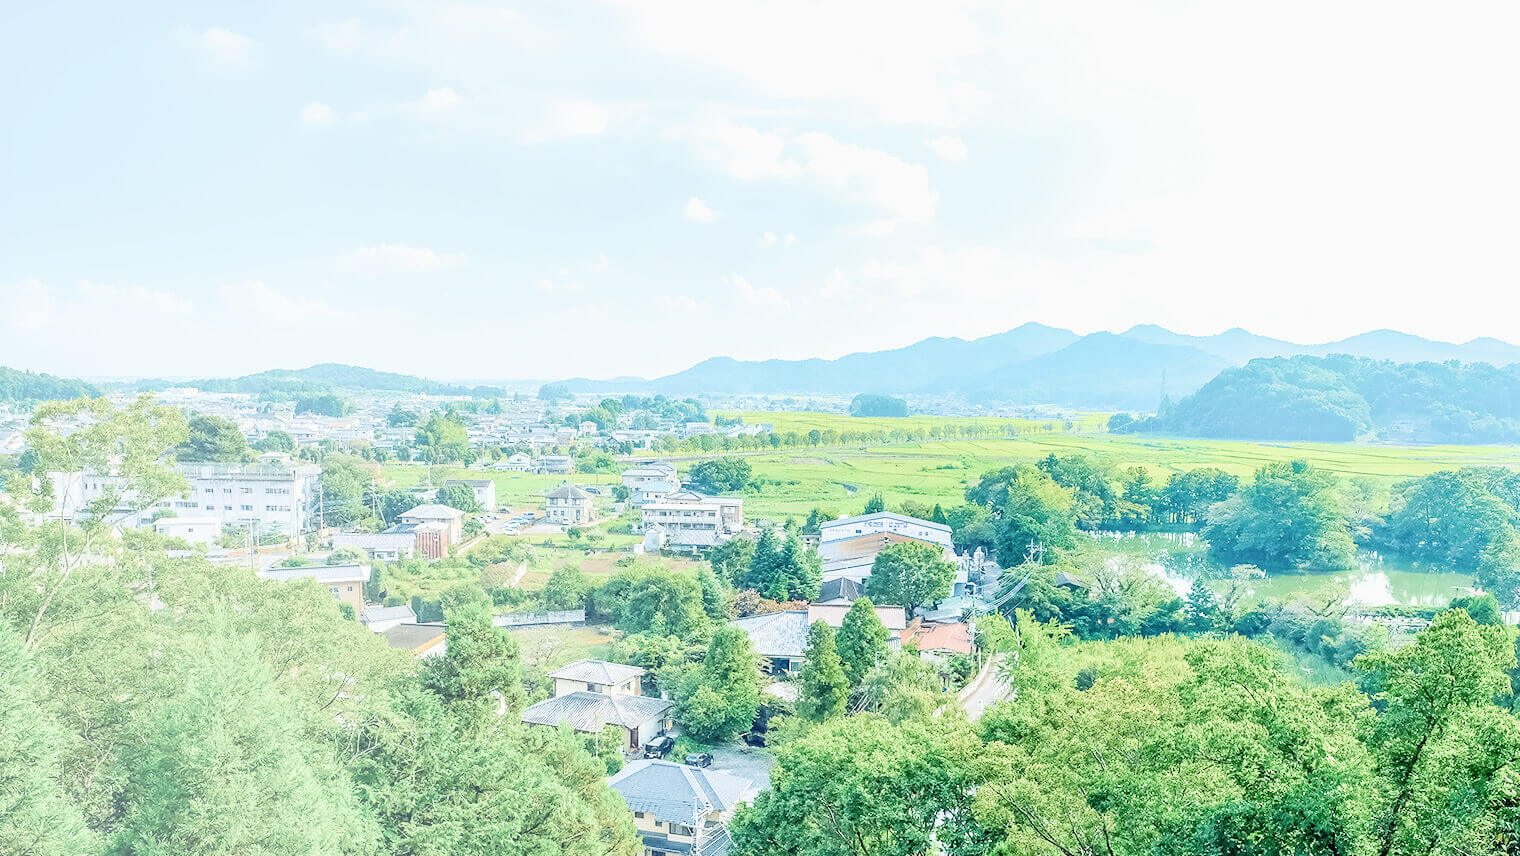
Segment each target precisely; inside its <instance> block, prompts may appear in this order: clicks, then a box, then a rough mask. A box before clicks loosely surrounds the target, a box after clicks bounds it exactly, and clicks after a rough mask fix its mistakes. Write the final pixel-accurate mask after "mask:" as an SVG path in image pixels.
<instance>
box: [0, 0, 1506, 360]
mask: <svg viewBox="0 0 1520 856" xmlns="http://www.w3.org/2000/svg"><path fill="white" fill-rule="evenodd" d="M1517 10H1520V6H1517V5H1516V4H1514V3H1512V2H1504V3H1493V4H1477V3H1460V2H1458V3H1442V4H1428V3H1422V4H1402V3H1388V2H1386V0H1383V2H1366V3H1359V2H1335V3H1324V2H1312V3H1308V2H1304V3H1299V2H1277V3H1237V2H1175V3H1173V2H1146V3H1134V2H1115V3H1088V2H1080V0H1057V2H1051V3H966V4H957V3H953V2H948V0H933V2H926V3H895V2H884V0H859V2H853V0H852V2H820V0H761V2H732V0H723V2H715V0H690V2H685V0H682V1H681V2H677V1H676V0H668V2H667V0H638V2H633V0H630V1H629V2H616V0H613V2H579V0H542V2H537V3H501V4H494V3H484V2H482V3H451V2H442V0H430V2H401V0H398V1H397V2H374V3H368V2H305V1H304V0H303V2H279V0H268V2H260V3H220V4H219V3H213V2H205V0H201V2H185V3H178V4H174V3H120V2H97V3H72V2H47V3H20V4H11V6H10V7H9V8H8V9H7V11H6V13H5V16H4V22H3V25H0V364H3V365H10V366H15V367H23V368H32V369H39V370H47V371H54V372H63V373H70V374H84V375H90V376H103V375H111V376H122V375H140V374H149V375H174V376H185V375H189V376H205V375H222V374H228V373H243V372H249V371H256V370H260V369H264V368H270V367H287V368H294V367H299V366H303V365H307V364H310V363H313V362H318V361H341V362H350V363H358V364H363V365H369V366H374V367H377V368H384V369H392V370H399V371H407V372H413V373H418V374H426V375H430V376H437V377H473V378H509V377H565V376H570V375H579V374H586V375H593V376H610V375H619V374H642V375H655V374H662V373H666V372H669V371H673V370H677V369H680V368H684V367H685V366H687V365H689V364H691V363H693V362H696V361H697V360H699V359H702V358H704V357H707V356H713V355H720V354H723V355H731V356H736V357H741V358H762V357H772V356H775V357H806V356H825V357H833V356H838V355H841V354H844V353H847V352H850V351H855V350H862V349H877V348H885V347H895V346H898V345H903V344H907V343H909V342H912V341H914V340H916V339H920V338H923V337H925V336H930V335H958V336H964V337H972V336H978V335H985V334H988V333H993V332H998V331H1001V330H1005V329H1008V328H1010V327H1013V326H1016V325H1018V324H1020V323H1023V322H1025V321H1040V322H1044V323H1049V324H1053V325H1059V326H1066V327H1071V328H1073V329H1076V330H1078V331H1079V332H1088V331H1092V330H1098V329H1113V330H1121V329H1124V328H1126V327H1128V326H1130V325H1132V324H1134V323H1138V322H1154V323H1159V324H1163V325H1165V326H1168V327H1171V328H1173V329H1176V330H1179V331H1181V332H1188V333H1212V332H1218V331H1219V330H1222V329H1224V328H1227V327H1231V326H1236V325H1239V326H1244V327H1247V328H1248V329H1251V330H1253V331H1255V332H1259V333H1263V334H1267V335H1273V336H1279V337H1283V338H1288V339H1294V340H1299V341H1323V340H1327V339H1334V338H1340V337H1342V336H1345V335H1349V334H1352V333H1357V332H1362V331H1365V330H1368V329H1373V328H1378V327H1395V328H1399V329H1403V330H1406V331H1409V332H1414V333H1419V334H1422V335H1426V336H1430V337H1432V338H1443V339H1451V340H1459V341H1460V340H1465V339H1468V338H1472V337H1474V336H1480V335H1491V336H1497V337H1499V338H1507V339H1510V340H1520V320H1517V319H1520V311H1517V310H1520V296H1517V295H1520V276H1517V273H1520V261H1517V253H1516V238H1517V235H1520V154H1517V153H1520V112H1517V111H1516V109H1515V92H1514V87H1515V82H1516V81H1517V80H1520V52H1517V51H1515V50H1514V45H1513V41H1514V39H1513V36H1514V33H1515V32H1516V25H1517V23H1520V20H1517V16H1520V11H1517Z"/></svg>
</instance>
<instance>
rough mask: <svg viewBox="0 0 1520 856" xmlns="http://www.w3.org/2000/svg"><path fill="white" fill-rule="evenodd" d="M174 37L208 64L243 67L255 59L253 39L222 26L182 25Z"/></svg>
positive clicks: (234, 67)
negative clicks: (204, 27) (195, 28)
mask: <svg viewBox="0 0 1520 856" xmlns="http://www.w3.org/2000/svg"><path fill="white" fill-rule="evenodd" d="M174 37H175V39H176V40H177V41H179V43H180V44H181V45H183V46H184V47H185V48H187V49H189V50H190V51H192V52H194V53H195V54H196V55H198V56H199V57H200V58H201V60H202V61H204V62H205V63H206V64H207V65H208V66H212V67H217V68H225V69H243V68H247V67H248V66H249V65H250V64H251V63H252V61H253V52H254V42H253V39H250V38H248V37H247V36H245V35H242V34H240V33H234V32H232V31H231V30H224V29H222V28H221V27H208V28H206V29H204V30H194V29H191V28H189V27H180V28H178V29H176V30H175V31H174Z"/></svg>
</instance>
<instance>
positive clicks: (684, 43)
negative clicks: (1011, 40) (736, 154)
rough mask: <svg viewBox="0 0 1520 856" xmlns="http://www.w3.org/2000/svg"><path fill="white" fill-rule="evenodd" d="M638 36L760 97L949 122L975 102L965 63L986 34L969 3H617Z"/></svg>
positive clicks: (982, 47) (977, 94) (983, 47)
mask: <svg viewBox="0 0 1520 856" xmlns="http://www.w3.org/2000/svg"><path fill="white" fill-rule="evenodd" d="M621 2H622V3H623V5H625V6H626V7H627V8H628V10H629V12H631V13H632V14H633V15H634V16H635V19H636V21H637V23H638V29H639V32H640V34H641V35H642V37H643V38H644V40H645V42H646V43H648V44H649V45H650V46H651V47H653V48H654V49H655V50H657V51H660V52H662V53H665V54H668V55H671V56H674V57H677V58H684V59H688V60H692V61H696V62H698V63H701V64H705V65H707V66H710V67H712V68H716V69H719V70H720V71H723V72H727V73H729V74H731V75H734V76H736V77H738V78H739V79H741V80H743V81H746V82H748V83H749V84H750V85H751V86H752V87H753V88H754V89H755V90H758V92H759V93H760V94H762V95H765V96H769V97H772V98H777V99H785V100H822V101H828V102H839V103H844V104H848V105H850V106H851V107H852V108H856V109H860V108H864V110H865V111H868V112H870V113H872V114H874V115H876V116H879V117H881V118H882V119H885V120H887V121H891V122H911V123H924V124H929V125H941V126H950V125H955V124H958V123H960V122H961V121H962V120H963V119H964V118H965V117H966V116H967V115H968V114H969V113H970V112H971V111H972V110H973V109H974V108H975V107H976V106H978V105H979V104H980V103H981V101H982V100H983V96H982V94H981V91H980V90H979V88H978V87H977V85H976V83H975V82H974V81H973V80H972V79H971V73H972V72H973V71H974V68H973V67H972V66H973V64H974V63H975V62H976V60H977V58H978V57H979V55H981V54H982V53H984V52H985V51H987V49H988V48H989V46H990V44H991V41H990V40H989V39H988V37H987V36H986V35H985V34H984V31H983V27H982V25H981V24H980V23H979V20H978V19H979V18H980V17H981V16H982V15H983V13H984V12H985V10H984V9H982V8H980V7H981V6H982V4H981V3H978V2H975V0H966V2H957V0H941V2H911V0H907V1H906V2H905V1H904V0H896V2H893V0H734V2H726V3H713V2H710V0H621Z"/></svg>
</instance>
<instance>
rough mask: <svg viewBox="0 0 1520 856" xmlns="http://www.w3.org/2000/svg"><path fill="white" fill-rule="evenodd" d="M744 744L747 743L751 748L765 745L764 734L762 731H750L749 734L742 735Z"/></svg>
mask: <svg viewBox="0 0 1520 856" xmlns="http://www.w3.org/2000/svg"><path fill="white" fill-rule="evenodd" d="M744 742H745V743H748V744H749V745H751V746H764V745H765V732H763V731H751V732H750V733H748V734H746V735H744Z"/></svg>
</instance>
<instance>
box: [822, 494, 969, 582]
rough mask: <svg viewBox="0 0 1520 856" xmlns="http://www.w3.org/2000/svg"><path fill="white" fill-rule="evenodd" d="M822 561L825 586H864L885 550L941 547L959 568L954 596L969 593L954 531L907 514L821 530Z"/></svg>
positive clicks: (845, 521)
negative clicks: (911, 543)
mask: <svg viewBox="0 0 1520 856" xmlns="http://www.w3.org/2000/svg"><path fill="white" fill-rule="evenodd" d="M818 541H819V543H818V557H819V558H820V559H822V560H823V581H824V583H825V584H827V583H829V582H832V581H835V580H842V579H849V580H855V581H857V582H864V581H865V580H866V578H867V577H869V576H871V566H872V565H874V564H875V563H876V555H877V554H878V553H880V552H881V551H882V550H885V549H886V548H888V547H890V546H892V545H893V544H900V543H903V542H907V541H917V542H919V543H922V544H928V545H930V546H932V547H937V548H939V549H940V550H941V552H942V553H943V556H944V559H945V561H947V562H951V563H952V564H954V565H955V566H956V576H955V583H954V586H953V587H952V589H951V593H952V594H953V595H960V594H964V593H965V592H966V582H967V570H966V567H965V564H964V563H963V562H961V560H960V557H958V556H956V555H955V547H954V545H953V544H952V542H951V540H950V527H949V526H946V525H944V524H943V523H935V522H933V521H930V520H920V519H919V518H917V517H909V516H907V515H906V514H898V513H896V512H892V511H881V512H877V513H875V514H862V515H860V516H859V517H841V518H840V519H838V520H831V521H829V522H827V523H825V524H823V525H822V526H820V527H819V538H818Z"/></svg>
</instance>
